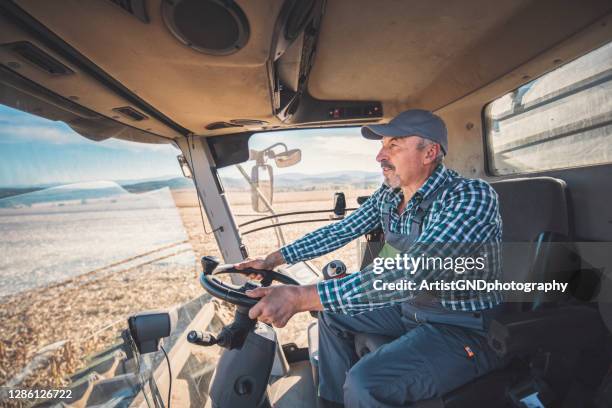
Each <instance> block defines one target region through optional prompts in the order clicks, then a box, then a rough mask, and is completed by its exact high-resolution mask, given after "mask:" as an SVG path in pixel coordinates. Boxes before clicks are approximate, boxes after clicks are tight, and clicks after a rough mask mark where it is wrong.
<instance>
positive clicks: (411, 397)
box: [343, 359, 438, 407]
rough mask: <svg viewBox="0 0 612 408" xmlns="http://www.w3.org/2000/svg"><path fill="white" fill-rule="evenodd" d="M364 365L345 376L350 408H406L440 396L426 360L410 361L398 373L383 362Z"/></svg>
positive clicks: (368, 362)
mask: <svg viewBox="0 0 612 408" xmlns="http://www.w3.org/2000/svg"><path fill="white" fill-rule="evenodd" d="M362 362H363V363H365V364H361V363H362ZM362 362H360V363H358V364H356V365H355V366H353V368H351V369H350V370H349V372H348V373H347V375H346V380H345V382H344V387H343V388H344V401H345V404H346V406H347V407H362V406H363V407H368V406H375V405H377V404H380V403H384V404H389V405H403V404H407V403H413V402H417V401H421V400H425V399H429V398H433V397H435V396H437V395H438V387H437V385H436V384H437V383H436V380H435V378H434V377H433V375H432V374H431V372H430V370H429V367H426V366H427V363H426V362H425V361H423V360H420V359H416V360H414V361H411V362H409V363H407V364H406V365H405V366H404V367H402V370H401V372H398V373H395V374H394V373H391V372H389V370H387V369H386V367H385V364H384V361H380V362H379V361H373V360H372V361H369V360H368V361H362ZM377 363H378V364H377Z"/></svg>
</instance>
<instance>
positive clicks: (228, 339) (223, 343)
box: [187, 309, 257, 350]
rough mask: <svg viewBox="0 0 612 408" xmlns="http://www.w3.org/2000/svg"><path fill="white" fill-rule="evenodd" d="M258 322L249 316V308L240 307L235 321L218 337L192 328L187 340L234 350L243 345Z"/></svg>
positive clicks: (222, 330)
mask: <svg viewBox="0 0 612 408" xmlns="http://www.w3.org/2000/svg"><path fill="white" fill-rule="evenodd" d="M256 323H257V320H251V319H250V318H249V315H248V310H245V311H240V309H238V310H237V311H236V315H235V317H234V321H233V322H232V323H230V324H228V325H227V326H225V327H223V329H221V331H220V332H219V334H218V335H217V336H216V337H215V336H214V335H213V334H212V333H210V332H199V331H195V330H192V331H190V332H189V333H188V334H187V341H188V342H190V343H192V344H197V345H198V346H205V347H208V346H212V345H214V344H216V345H218V346H219V347H224V348H226V349H228V350H233V349H236V348H240V347H242V345H243V344H244V341H245V339H246V337H247V336H248V334H249V332H250V331H251V329H253V327H255V324H256Z"/></svg>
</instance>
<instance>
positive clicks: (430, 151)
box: [423, 143, 440, 164]
mask: <svg viewBox="0 0 612 408" xmlns="http://www.w3.org/2000/svg"><path fill="white" fill-rule="evenodd" d="M439 152H440V145H439V144H437V143H432V144H430V145H429V146H427V150H426V151H425V159H424V160H423V161H424V164H430V163H433V162H434V161H435V160H436V157H438V153H439Z"/></svg>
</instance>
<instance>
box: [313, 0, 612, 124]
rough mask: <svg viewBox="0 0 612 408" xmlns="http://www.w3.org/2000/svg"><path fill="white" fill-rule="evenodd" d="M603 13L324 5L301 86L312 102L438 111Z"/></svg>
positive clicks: (440, 1)
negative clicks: (315, 45)
mask: <svg viewBox="0 0 612 408" xmlns="http://www.w3.org/2000/svg"><path fill="white" fill-rule="evenodd" d="M611 8H612V5H611V4H610V2H609V1H603V0H601V1H600V0H587V1H584V0H582V1H577V0H561V1H560V0H555V1H553V0H538V1H528V0H513V1H487V0H463V1H453V0H434V1H428V2H424V1H417V0H414V1H393V0H385V1H377V2H371V1H366V0H330V1H329V2H328V4H327V8H326V14H325V17H324V20H323V25H322V30H321V35H320V38H319V49H318V54H317V56H316V60H315V65H314V68H313V72H312V75H311V77H310V80H309V90H310V92H311V94H312V95H313V96H315V97H317V98H320V99H358V100H367V99H374V100H382V101H385V114H386V116H388V115H392V114H394V113H395V112H396V111H397V110H400V109H402V108H405V107H408V106H419V107H423V108H427V109H438V108H440V107H441V106H444V105H446V104H448V103H451V102H452V101H454V100H456V99H459V98H460V97H462V96H465V95H466V94H468V93H469V92H472V91H474V90H476V89H478V88H480V87H482V86H485V85H487V84H488V83H489V82H490V81H492V80H495V79H496V78H499V77H500V76H502V75H504V74H506V73H508V72H510V71H511V70H512V69H514V68H516V67H517V66H519V65H521V64H523V63H525V62H527V61H528V60H530V59H531V58H533V57H535V56H537V55H538V54H539V53H541V52H542V51H544V50H546V49H547V48H549V47H551V46H553V45H555V44H556V43H558V42H560V41H562V40H564V39H566V38H568V37H569V36H571V35H572V34H574V33H575V32H577V31H579V30H580V29H582V28H583V27H585V26H587V25H589V24H591V23H592V22H593V21H595V20H596V19H598V18H600V17H601V16H602V15H605V14H606V13H607V12H609V10H610V9H611Z"/></svg>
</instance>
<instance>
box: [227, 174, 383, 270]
mask: <svg viewBox="0 0 612 408" xmlns="http://www.w3.org/2000/svg"><path fill="white" fill-rule="evenodd" d="M386 189H387V187H385V186H383V187H381V188H379V189H378V190H376V192H374V194H373V195H372V196H371V197H370V198H369V199H368V200H367V201H366V202H365V203H363V204H362V205H361V206H360V207H359V208H358V209H357V210H355V211H354V212H353V213H351V214H349V215H348V216H347V217H346V218H344V219H343V220H341V221H338V222H335V223H332V224H329V225H326V226H324V227H322V228H319V229H317V230H315V231H313V232H310V233H308V234H306V235H304V236H303V237H302V238H300V239H298V240H296V241H294V242H293V243H291V244H289V245H286V246H284V247H282V248H281V249H279V250H277V251H274V252H272V253H270V254H268V255H267V256H266V257H265V258H258V259H247V260H245V261H243V262H241V263H239V264H236V268H237V269H244V268H254V269H273V268H275V267H277V266H279V265H282V264H284V263H288V264H294V263H296V262H300V261H306V260H309V259H312V258H316V257H318V256H321V255H325V254H327V253H329V252H331V251H334V250H336V249H338V248H340V247H342V246H344V245H346V244H347V243H349V242H350V241H352V240H354V239H355V238H357V237H359V236H361V235H363V234H365V233H367V232H369V231H371V230H373V229H374V228H376V227H377V226H378V225H380V215H379V212H380V208H379V207H380V204H379V203H380V200H381V195H382V194H383V193H384V192H385V191H386Z"/></svg>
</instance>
